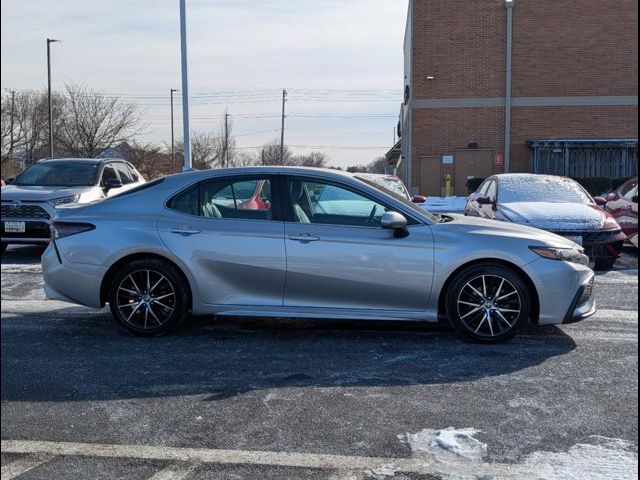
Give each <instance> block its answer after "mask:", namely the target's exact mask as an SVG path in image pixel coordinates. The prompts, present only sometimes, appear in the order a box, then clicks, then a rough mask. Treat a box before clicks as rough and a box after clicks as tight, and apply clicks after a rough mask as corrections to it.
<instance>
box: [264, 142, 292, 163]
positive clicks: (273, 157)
mask: <svg viewBox="0 0 640 480" xmlns="http://www.w3.org/2000/svg"><path fill="white" fill-rule="evenodd" d="M282 158H283V161H280V140H272V141H271V142H268V143H265V144H264V145H263V146H262V148H260V151H259V153H258V163H259V165H294V157H293V153H292V152H291V150H290V149H289V148H288V147H287V146H286V145H285V146H284V152H283V155H282Z"/></svg>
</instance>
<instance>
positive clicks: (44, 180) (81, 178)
mask: <svg viewBox="0 0 640 480" xmlns="http://www.w3.org/2000/svg"><path fill="white" fill-rule="evenodd" d="M99 170H100V164H98V163H80V162H46V163H36V164H34V165H32V166H31V167H29V168H27V169H26V170H25V171H24V172H22V173H21V174H20V175H18V176H17V177H16V179H15V181H14V182H13V184H14V185H22V186H34V187H36V186H37V187H84V186H91V185H95V184H96V183H97V177H98V171H99Z"/></svg>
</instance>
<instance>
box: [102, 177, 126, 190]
mask: <svg viewBox="0 0 640 480" xmlns="http://www.w3.org/2000/svg"><path fill="white" fill-rule="evenodd" d="M120 187H122V182H121V181H120V180H118V179H117V178H108V179H107V180H105V182H104V191H105V192H108V191H109V190H111V189H114V188H120Z"/></svg>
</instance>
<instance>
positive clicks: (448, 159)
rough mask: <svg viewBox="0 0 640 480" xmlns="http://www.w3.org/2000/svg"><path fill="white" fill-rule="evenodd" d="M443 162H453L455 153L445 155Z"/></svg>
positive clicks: (449, 163) (447, 163) (448, 163)
mask: <svg viewBox="0 0 640 480" xmlns="http://www.w3.org/2000/svg"><path fill="white" fill-rule="evenodd" d="M442 163H444V164H446V165H451V164H452V163H453V155H445V156H444V157H442Z"/></svg>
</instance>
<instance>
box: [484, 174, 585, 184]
mask: <svg viewBox="0 0 640 480" xmlns="http://www.w3.org/2000/svg"><path fill="white" fill-rule="evenodd" d="M527 177H529V178H546V179H550V180H570V181H572V182H575V180H573V179H572V178H569V177H564V176H562V175H544V174H540V173H498V174H496V175H491V177H489V178H497V179H498V180H517V179H520V178H527Z"/></svg>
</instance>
